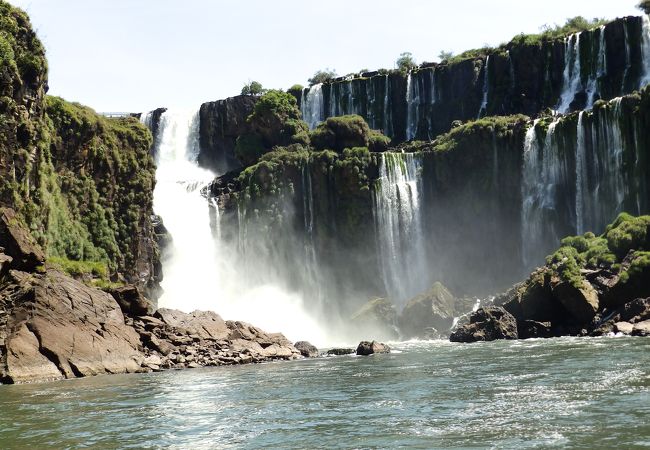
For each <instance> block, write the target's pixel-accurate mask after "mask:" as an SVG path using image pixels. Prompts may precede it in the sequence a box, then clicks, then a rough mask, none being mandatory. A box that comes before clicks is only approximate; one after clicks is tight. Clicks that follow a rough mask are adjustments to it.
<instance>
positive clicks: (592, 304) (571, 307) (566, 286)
mask: <svg viewBox="0 0 650 450" xmlns="http://www.w3.org/2000/svg"><path fill="white" fill-rule="evenodd" d="M552 290H553V295H554V296H555V298H557V299H558V301H559V302H560V303H561V304H562V306H564V308H565V309H566V310H567V311H568V312H569V313H570V314H571V316H572V317H573V318H574V319H575V320H576V321H577V322H578V323H584V324H586V323H589V322H590V321H591V320H592V319H593V318H594V316H595V315H596V313H597V312H598V307H599V300H598V292H596V290H595V289H594V287H593V286H592V285H591V284H590V283H589V282H588V281H586V280H582V284H581V285H579V286H577V285H575V284H573V283H570V282H567V281H562V282H558V283H556V284H554V285H553V287H552Z"/></svg>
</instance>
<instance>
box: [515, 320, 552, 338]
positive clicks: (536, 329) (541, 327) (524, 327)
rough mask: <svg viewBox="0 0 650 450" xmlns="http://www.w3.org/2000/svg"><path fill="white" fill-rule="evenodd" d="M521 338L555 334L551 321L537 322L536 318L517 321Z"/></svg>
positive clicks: (547, 336)
mask: <svg viewBox="0 0 650 450" xmlns="http://www.w3.org/2000/svg"><path fill="white" fill-rule="evenodd" d="M517 333H518V336H519V339H532V338H549V337H552V336H553V333H552V331H551V323H550V322H536V321H534V320H522V321H517Z"/></svg>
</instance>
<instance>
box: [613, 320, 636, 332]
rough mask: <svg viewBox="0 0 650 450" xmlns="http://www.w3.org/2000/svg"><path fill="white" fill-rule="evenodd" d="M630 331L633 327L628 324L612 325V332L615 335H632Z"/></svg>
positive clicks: (618, 323)
mask: <svg viewBox="0 0 650 450" xmlns="http://www.w3.org/2000/svg"><path fill="white" fill-rule="evenodd" d="M632 330H634V325H632V324H631V323H629V322H616V323H615V324H614V331H615V332H616V333H623V334H632Z"/></svg>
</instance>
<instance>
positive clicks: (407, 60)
mask: <svg viewBox="0 0 650 450" xmlns="http://www.w3.org/2000/svg"><path fill="white" fill-rule="evenodd" d="M416 65H417V64H416V62H415V58H413V54H412V53H410V52H404V53H402V54H400V55H399V58H397V61H395V67H397V70H399V71H400V72H402V73H407V72H410V71H411V70H412V69H414V68H415V66H416Z"/></svg>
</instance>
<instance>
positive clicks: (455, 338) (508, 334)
mask: <svg viewBox="0 0 650 450" xmlns="http://www.w3.org/2000/svg"><path fill="white" fill-rule="evenodd" d="M517 338H518V333H517V320H516V319H515V317H514V316H513V315H512V314H510V313H509V312H508V311H506V310H505V309H504V308H503V307H500V306H490V307H485V308H481V309H479V310H478V311H476V312H475V313H474V314H472V316H471V317H470V323H469V324H467V325H464V326H461V327H459V328H457V329H456V330H455V331H454V332H453V333H452V334H451V336H450V337H449V340H450V341H451V342H477V341H493V340H496V339H517Z"/></svg>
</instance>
